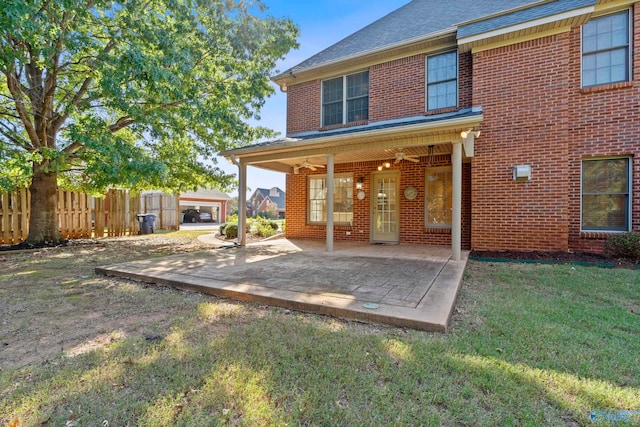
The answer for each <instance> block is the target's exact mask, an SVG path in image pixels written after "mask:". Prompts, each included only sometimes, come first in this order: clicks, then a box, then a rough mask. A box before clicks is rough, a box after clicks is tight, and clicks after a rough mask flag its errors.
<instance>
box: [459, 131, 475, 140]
mask: <svg viewBox="0 0 640 427" xmlns="http://www.w3.org/2000/svg"><path fill="white" fill-rule="evenodd" d="M469 135H473V136H475V137H476V138H478V137H479V136H480V131H479V130H471V129H469V130H463V131H462V132H460V138H462V139H467V137H468V136H469Z"/></svg>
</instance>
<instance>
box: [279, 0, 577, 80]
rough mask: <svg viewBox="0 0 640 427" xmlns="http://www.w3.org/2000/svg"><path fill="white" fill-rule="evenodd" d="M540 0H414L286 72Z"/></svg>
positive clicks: (331, 60) (382, 46)
mask: <svg viewBox="0 0 640 427" xmlns="http://www.w3.org/2000/svg"><path fill="white" fill-rule="evenodd" d="M537 1H539V0H414V1H412V2H410V3H408V4H406V5H405V6H403V7H401V8H400V9H397V10H395V11H393V12H391V13H390V14H388V15H386V16H384V17H383V18H381V19H379V20H377V21H375V22H374V23H372V24H370V25H368V26H366V27H364V28H363V29H361V30H360V31H357V32H355V33H354V34H351V35H350V36H348V37H347V38H345V39H343V40H341V41H339V42H338V43H336V44H334V45H332V46H330V47H328V48H327V49H325V50H323V51H322V52H320V53H318V54H316V55H314V56H312V57H311V58H309V59H307V60H305V61H303V62H301V63H300V64H298V65H296V66H295V67H293V68H291V69H289V70H287V71H285V72H284V73H283V74H288V73H289V72H290V71H293V72H296V71H300V70H302V69H305V68H310V67H315V66H318V65H322V64H325V63H328V62H333V61H336V60H339V59H342V58H347V57H350V56H354V55H357V54H359V53H364V52H367V51H370V50H374V49H379V48H384V47H385V46H392V45H394V44H397V43H401V42H403V41H406V40H411V39H414V38H418V37H422V36H426V35H429V34H433V33H436V32H439V31H443V30H446V29H449V28H450V29H452V30H453V29H454V28H455V26H456V25H457V24H460V23H462V22H465V21H469V20H472V19H476V18H480V17H483V16H487V15H492V14H495V13H498V12H500V11H503V10H509V9H514V8H517V7H520V6H523V5H526V4H531V3H536V2H537ZM576 1H578V0H569V2H571V3H575V2H576ZM583 1H584V0H583ZM565 2H566V0H562V1H561V2H557V3H565ZM554 3H556V2H554Z"/></svg>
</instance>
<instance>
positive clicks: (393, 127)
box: [220, 107, 483, 260]
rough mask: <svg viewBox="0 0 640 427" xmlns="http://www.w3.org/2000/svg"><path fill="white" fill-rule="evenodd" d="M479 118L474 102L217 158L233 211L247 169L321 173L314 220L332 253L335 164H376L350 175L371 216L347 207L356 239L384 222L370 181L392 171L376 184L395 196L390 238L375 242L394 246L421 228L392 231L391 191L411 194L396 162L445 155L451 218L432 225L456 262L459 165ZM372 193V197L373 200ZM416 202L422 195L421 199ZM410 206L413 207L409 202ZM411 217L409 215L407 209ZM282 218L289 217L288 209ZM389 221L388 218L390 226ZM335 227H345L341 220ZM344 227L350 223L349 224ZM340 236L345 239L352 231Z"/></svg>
mask: <svg viewBox="0 0 640 427" xmlns="http://www.w3.org/2000/svg"><path fill="white" fill-rule="evenodd" d="M482 120H483V116H482V109H481V108H480V107H478V108H468V109H462V110H458V111H455V112H451V113H442V114H437V115H432V116H416V117H408V118H403V119H397V120H389V121H384V122H376V123H373V124H363V125H360V126H352V127H347V128H339V129H323V130H320V131H311V132H305V133H301V134H294V135H289V136H288V137H286V138H283V139H280V140H275V141H268V142H265V143H261V144H255V145H251V146H247V147H242V148H237V149H233V150H228V151H224V152H222V153H220V155H222V156H224V157H226V158H227V159H228V160H229V161H230V162H231V163H233V164H235V165H237V166H238V170H239V195H238V204H239V206H238V209H239V211H240V212H243V211H244V210H245V208H246V206H245V205H244V204H245V200H246V182H247V166H254V167H260V168H264V169H268V170H273V171H279V172H284V173H286V174H288V178H287V182H289V178H292V177H295V176H297V175H298V174H303V173H304V174H307V173H309V171H311V173H316V174H317V173H321V174H322V176H323V177H326V196H325V197H326V200H325V202H326V207H325V208H324V209H326V219H325V218H324V216H323V219H322V222H321V223H318V224H321V226H322V227H323V228H324V236H325V237H324V238H325V249H326V251H327V252H332V251H333V250H334V243H335V242H336V240H337V239H336V234H335V232H334V230H335V227H334V223H335V221H336V220H335V218H334V216H335V215H336V214H338V216H339V215H340V214H341V213H340V212H335V211H334V208H335V206H334V179H335V178H336V176H341V175H340V174H336V169H338V168H339V166H342V167H341V168H340V169H341V170H342V172H345V168H347V169H348V168H349V167H351V166H350V165H362V164H364V163H368V164H373V163H375V162H377V163H376V164H380V165H384V166H378V169H377V170H376V169H375V167H372V168H370V169H369V170H367V171H366V174H365V175H366V177H364V176H362V175H361V174H362V172H361V171H359V172H358V173H357V175H360V177H357V176H353V177H352V179H353V180H354V183H356V181H355V180H356V179H358V183H356V189H359V190H360V189H362V187H358V184H359V185H360V186H361V185H362V182H363V180H366V181H368V182H369V187H368V188H369V193H368V196H366V195H365V193H364V192H362V191H360V192H359V194H358V198H360V196H362V199H364V198H365V197H367V199H366V200H363V201H364V202H368V201H370V202H368V203H370V206H371V216H370V218H368V216H369V214H368V213H367V212H368V211H369V208H367V207H365V206H367V205H366V204H363V203H360V204H359V205H358V206H359V209H360V210H359V212H357V213H356V212H354V213H353V216H354V218H355V217H356V216H357V217H358V220H359V224H358V226H357V228H359V229H358V230H357V233H362V234H358V237H359V238H360V240H363V239H362V238H369V236H371V237H370V238H369V241H370V242H371V243H374V242H376V241H379V240H380V239H378V238H376V237H377V236H376V235H375V232H376V230H375V228H376V225H377V224H380V223H383V226H384V225H386V224H387V223H385V221H386V218H385V217H384V215H385V214H387V212H380V211H378V210H377V206H378V205H380V206H382V205H383V204H385V203H383V201H382V199H379V197H380V196H384V197H387V194H386V191H378V189H379V188H383V187H382V185H383V184H380V187H378V184H379V182H380V183H381V182H382V181H376V179H380V180H382V179H383V178H384V177H382V175H383V174H385V173H387V171H389V173H391V172H393V173H395V175H393V176H391V178H389V179H388V182H385V183H384V185H385V187H384V188H385V189H386V188H388V187H390V188H392V193H393V194H394V195H395V196H394V197H397V199H395V203H394V204H393V209H395V210H394V211H393V212H392V213H391V214H390V218H392V219H390V220H389V224H390V227H389V229H390V230H391V231H392V233H394V235H393V236H390V237H389V236H383V238H382V240H387V239H389V240H395V243H398V242H403V240H402V239H401V238H400V237H399V236H400V235H402V234H404V235H407V234H408V233H409V234H410V233H414V232H416V231H419V229H422V230H424V229H425V226H424V225H421V226H414V225H412V227H415V228H411V229H404V230H399V225H398V224H399V221H398V219H397V218H398V217H400V216H402V215H406V214H405V213H403V212H401V209H400V205H401V202H404V200H401V198H400V197H399V196H398V195H397V194H399V193H402V194H405V198H407V199H410V198H411V199H413V198H415V197H416V195H415V194H416V186H414V185H409V186H407V185H403V186H402V187H404V188H402V187H401V179H403V178H402V176H401V175H400V170H399V169H400V167H401V166H402V165H403V163H407V162H414V164H416V165H419V166H420V167H428V166H429V165H430V162H425V160H426V159H430V158H433V156H434V155H435V156H440V157H444V158H448V159H450V163H449V165H450V167H451V172H450V173H451V175H450V176H451V178H450V179H451V184H452V187H451V188H452V191H451V193H452V194H451V196H450V200H451V209H450V215H451V217H450V219H449V222H448V225H447V227H442V226H439V228H440V230H442V229H444V228H447V229H450V241H451V246H450V255H451V258H452V259H453V260H461V259H462V255H461V254H462V239H461V237H462V210H463V207H462V197H463V196H462V194H463V184H462V169H463V162H464V161H470V159H471V158H472V157H473V155H474V143H475V138H476V137H478V136H479V135H480V132H479V131H477V130H474V129H478V127H479V126H480V123H481V122H482ZM409 164H411V163H409ZM385 168H386V169H385ZM423 170H424V169H423ZM422 173H423V172H422ZM342 175H344V173H343V174H342ZM374 181H375V182H374ZM409 187H410V188H409ZM417 187H418V188H417V191H418V192H423V188H422V187H424V184H421V185H418V186H417ZM407 189H409V190H411V191H413V196H406V194H408V193H403V192H404V191H406V190H407ZM383 193H385V194H383ZM307 197H308V194H307V195H306V194H304V192H303V191H300V192H294V191H287V198H288V199H289V198H291V200H288V202H287V206H289V207H290V209H293V207H296V206H298V207H300V206H305V204H307V208H308V206H309V205H308V199H307ZM377 197H378V200H377V199H376V198H377ZM421 200H423V199H422V198H421ZM289 202H291V203H289ZM387 206H388V204H387ZM413 206H414V207H415V204H414V205H413ZM296 209H298V208H296ZM308 209H309V208H308ZM293 213H296V212H293ZM411 215H415V213H412V214H411ZM287 217H288V218H291V216H290V214H289V212H288V213H287ZM404 218H406V217H404ZM405 221H406V220H405ZM312 222H313V221H312V220H311V219H310V218H307V221H306V223H307V225H313V224H312ZM391 222H393V223H392V224H391ZM347 223H348V220H347ZM288 225H289V224H288ZM341 225H342V226H344V225H345V220H344V219H343V223H342V224H341ZM351 226H353V227H356V226H355V225H354V223H353V221H352V222H351ZM393 227H395V229H394V228H393ZM238 228H239V233H238V236H239V237H238V244H239V245H244V244H245V243H246V241H245V235H246V234H245V232H244V231H245V230H246V224H245V220H244V218H243V216H241V217H240V218H239V224H238ZM427 228H428V227H427ZM436 228H438V227H436ZM348 235H350V236H353V233H349V234H348ZM287 237H307V236H296V235H290V234H289V232H288V233H287ZM317 237H319V236H317ZM317 237H316V238H317ZM354 240H355V239H354Z"/></svg>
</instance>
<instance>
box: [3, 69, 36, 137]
mask: <svg viewBox="0 0 640 427" xmlns="http://www.w3.org/2000/svg"><path fill="white" fill-rule="evenodd" d="M5 76H6V77H7V87H8V89H9V92H11V95H12V96H13V101H14V103H15V106H16V111H17V113H18V115H19V116H20V120H21V121H22V124H23V125H24V129H25V131H26V132H27V135H29V139H30V140H31V143H32V144H33V146H34V147H40V146H41V145H42V142H41V141H40V138H38V134H37V133H36V129H35V128H34V127H33V123H31V120H29V113H28V112H27V109H26V108H25V106H24V97H23V96H22V92H21V90H20V86H21V85H20V82H19V81H18V80H17V76H16V75H15V74H14V73H5Z"/></svg>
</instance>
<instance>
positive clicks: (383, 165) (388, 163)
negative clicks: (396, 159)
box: [378, 162, 391, 171]
mask: <svg viewBox="0 0 640 427" xmlns="http://www.w3.org/2000/svg"><path fill="white" fill-rule="evenodd" d="M390 167H391V163H390V162H384V163H383V164H381V165H380V166H378V170H379V171H381V170H382V169H384V168H387V169H389V168H390Z"/></svg>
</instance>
